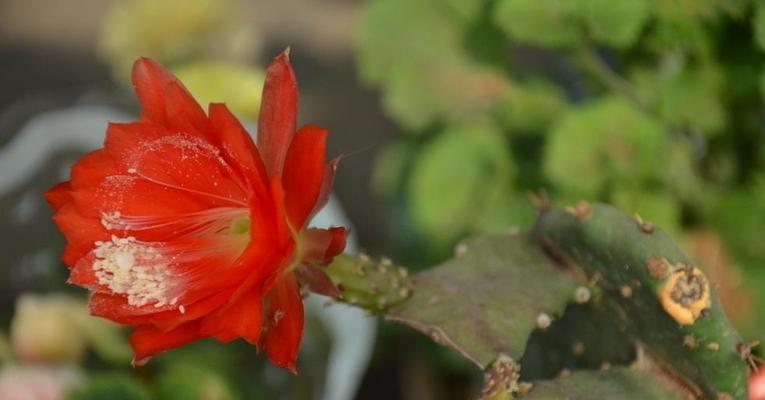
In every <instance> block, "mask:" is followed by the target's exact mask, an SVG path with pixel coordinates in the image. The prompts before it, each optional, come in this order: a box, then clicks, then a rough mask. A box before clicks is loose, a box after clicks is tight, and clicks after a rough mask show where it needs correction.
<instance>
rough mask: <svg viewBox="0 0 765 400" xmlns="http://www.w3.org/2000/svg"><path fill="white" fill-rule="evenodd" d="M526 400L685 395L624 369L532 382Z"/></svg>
mask: <svg viewBox="0 0 765 400" xmlns="http://www.w3.org/2000/svg"><path fill="white" fill-rule="evenodd" d="M522 398H523V399H529V400H559V399H567V400H590V399H624V400H673V399H676V400H681V399H684V398H686V397H685V396H684V394H682V393H681V392H679V391H677V390H676V389H675V388H672V387H669V386H668V384H667V380H666V378H664V379H659V378H657V377H656V376H654V375H652V374H651V373H649V372H641V371H634V370H630V369H627V368H614V369H610V370H605V371H575V372H573V373H571V374H570V375H567V376H563V377H560V378H558V379H554V380H549V381H540V382H535V383H534V386H533V387H532V389H531V391H530V392H529V394H528V395H526V396H523V397H522Z"/></svg>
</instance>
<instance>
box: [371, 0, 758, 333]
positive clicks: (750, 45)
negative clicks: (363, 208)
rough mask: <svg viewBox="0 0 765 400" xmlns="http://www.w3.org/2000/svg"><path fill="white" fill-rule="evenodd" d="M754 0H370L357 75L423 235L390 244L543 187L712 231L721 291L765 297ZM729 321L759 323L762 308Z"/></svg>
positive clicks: (413, 222)
mask: <svg viewBox="0 0 765 400" xmlns="http://www.w3.org/2000/svg"><path fill="white" fill-rule="evenodd" d="M764 4H765V3H762V2H754V1H750V0H736V1H727V0H692V1H658V0H624V1H605V0H598V1H593V0H571V1H569V0H484V1H470V2H469V1H458V0H417V1H408V0H369V1H367V2H366V4H365V6H364V9H363V13H362V15H361V23H360V25H359V32H358V33H359V35H358V40H357V48H358V66H359V71H360V76H361V77H362V79H363V80H364V81H365V82H366V83H367V84H369V85H371V86H374V87H377V88H379V89H380V90H381V92H382V97H383V106H384V107H385V111H386V112H387V113H388V115H389V116H390V117H391V118H393V119H394V120H395V121H397V122H398V123H400V125H401V127H402V128H403V131H404V132H405V134H404V135H402V136H401V137H400V138H399V139H398V140H396V141H395V142H394V143H392V144H390V145H389V147H388V148H386V149H384V150H383V151H382V153H381V156H380V158H379V159H378V160H377V163H376V171H375V179H374V183H375V187H376V189H377V190H378V191H380V192H381V193H382V194H383V195H384V196H386V197H387V198H388V199H389V200H390V201H391V202H392V203H393V204H396V207H395V208H394V210H396V211H397V214H395V216H397V218H398V220H399V221H400V223H399V224H397V225H396V226H395V227H393V229H396V230H397V231H398V232H399V233H397V236H401V237H406V238H408V240H412V238H414V239H413V240H414V241H415V242H416V243H417V244H409V246H407V247H406V249H408V250H410V253H408V254H400V256H402V257H409V258H410V259H419V260H423V259H427V260H435V259H443V258H444V257H445V256H446V255H447V252H449V251H450V248H451V246H452V245H453V244H454V243H456V241H457V239H459V238H460V237H463V236H466V235H468V234H471V233H475V232H484V231H497V230H502V229H507V228H508V227H509V226H511V225H519V226H521V227H523V226H527V225H528V224H529V223H530V222H531V221H532V220H533V209H532V208H531V206H530V205H529V203H528V201H526V200H525V198H526V197H527V195H528V193H529V192H539V191H544V192H546V193H547V195H548V196H549V197H551V198H552V199H553V200H554V201H555V202H559V203H562V204H567V203H571V202H573V201H576V200H579V199H582V198H584V199H588V200H602V201H608V202H611V203H613V204H615V205H616V206H617V207H620V208H621V209H622V210H623V211H625V212H628V213H633V212H637V213H639V214H640V215H641V216H642V217H643V218H644V219H646V220H650V221H652V222H654V223H656V224H659V225H661V226H662V227H664V228H665V229H667V230H669V231H670V232H674V233H676V234H680V233H682V232H690V231H692V230H697V229H708V230H711V231H713V232H716V234H717V235H719V237H721V239H722V240H723V242H724V244H725V247H726V250H727V251H728V252H730V253H731V255H732V256H733V257H732V260H733V262H731V263H729V265H726V268H729V272H730V274H731V276H734V275H736V274H743V275H742V276H743V278H742V279H741V280H740V282H739V283H738V284H737V285H738V286H736V289H735V290H732V291H730V293H728V294H727V295H728V296H734V297H745V298H747V299H748V300H752V301H754V302H755V306H754V309H755V310H758V309H762V308H763V307H765V295H762V294H761V293H765V290H763V289H765V242H763V241H762V240H761V239H760V237H761V234H762V232H763V230H764V229H765V184H764V183H763V182H765V181H764V180H765V169H764V168H765V118H763V117H765V113H763V93H765V69H764V68H763V60H764V58H763V52H764V51H765V5H764ZM402 209H403V210H405V212H403V213H402V212H400V210H402ZM407 229H410V231H409V233H406V231H407ZM413 249H416V250H413ZM423 249H426V250H423ZM423 251H425V253H426V254H424V255H423V254H422V253H423ZM403 260H404V261H405V260H406V259H403ZM698 261H699V262H700V263H702V264H704V260H698ZM422 263H425V262H422ZM739 269H740V271H739ZM723 300H724V301H725V300H726V299H723ZM735 300H736V299H732V300H730V301H731V304H733V303H736V301H735ZM736 322H737V323H738V324H739V326H740V327H741V329H743V330H744V333H745V334H746V335H748V336H754V337H760V338H762V337H763V332H765V313H761V312H754V313H749V315H748V316H747V317H746V318H743V319H740V320H738V321H736Z"/></svg>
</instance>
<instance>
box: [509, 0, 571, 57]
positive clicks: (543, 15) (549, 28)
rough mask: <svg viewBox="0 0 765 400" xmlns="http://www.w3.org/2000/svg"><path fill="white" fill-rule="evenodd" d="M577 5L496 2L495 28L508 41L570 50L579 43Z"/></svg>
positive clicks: (542, 0)
mask: <svg viewBox="0 0 765 400" xmlns="http://www.w3.org/2000/svg"><path fill="white" fill-rule="evenodd" d="M578 11H579V2H578V1H570V0H536V1H529V0H500V1H499V3H498V4H497V6H496V10H495V18H496V21H497V24H498V25H499V26H500V27H501V28H502V29H504V30H505V31H506V32H507V34H508V35H510V37H512V38H513V39H515V40H517V41H519V42H525V43H530V44H535V45H539V46H550V47H559V46H571V45H575V44H577V43H580V42H581V40H582V39H581V37H580V36H581V30H580V26H579V20H578V19H579V15H578Z"/></svg>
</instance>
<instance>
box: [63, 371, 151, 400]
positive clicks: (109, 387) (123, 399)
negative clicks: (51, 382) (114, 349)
mask: <svg viewBox="0 0 765 400" xmlns="http://www.w3.org/2000/svg"><path fill="white" fill-rule="evenodd" d="M67 399H68V400H104V399H109V400H149V399H150V397H149V393H148V392H147V391H146V389H144V388H143V386H141V385H140V384H139V383H138V382H136V381H135V380H134V379H132V378H131V377H130V376H128V375H126V374H116V373H115V374H96V375H93V376H91V377H90V379H89V381H88V383H87V384H85V385H84V386H80V387H78V388H76V389H74V390H72V391H71V392H70V393H69V394H68V396H67Z"/></svg>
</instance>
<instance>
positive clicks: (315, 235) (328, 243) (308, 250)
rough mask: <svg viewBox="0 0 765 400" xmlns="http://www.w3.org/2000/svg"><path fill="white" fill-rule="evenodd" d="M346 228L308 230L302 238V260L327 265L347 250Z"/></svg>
mask: <svg viewBox="0 0 765 400" xmlns="http://www.w3.org/2000/svg"><path fill="white" fill-rule="evenodd" d="M345 236H346V231H345V228H342V227H332V228H329V229H315V228H312V229H306V230H304V231H303V233H302V234H301V236H300V241H301V244H302V250H303V254H302V255H301V256H302V260H303V261H306V262H309V263H320V264H326V263H328V262H330V261H332V258H334V257H335V256H336V255H338V254H340V253H342V252H343V249H345Z"/></svg>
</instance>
